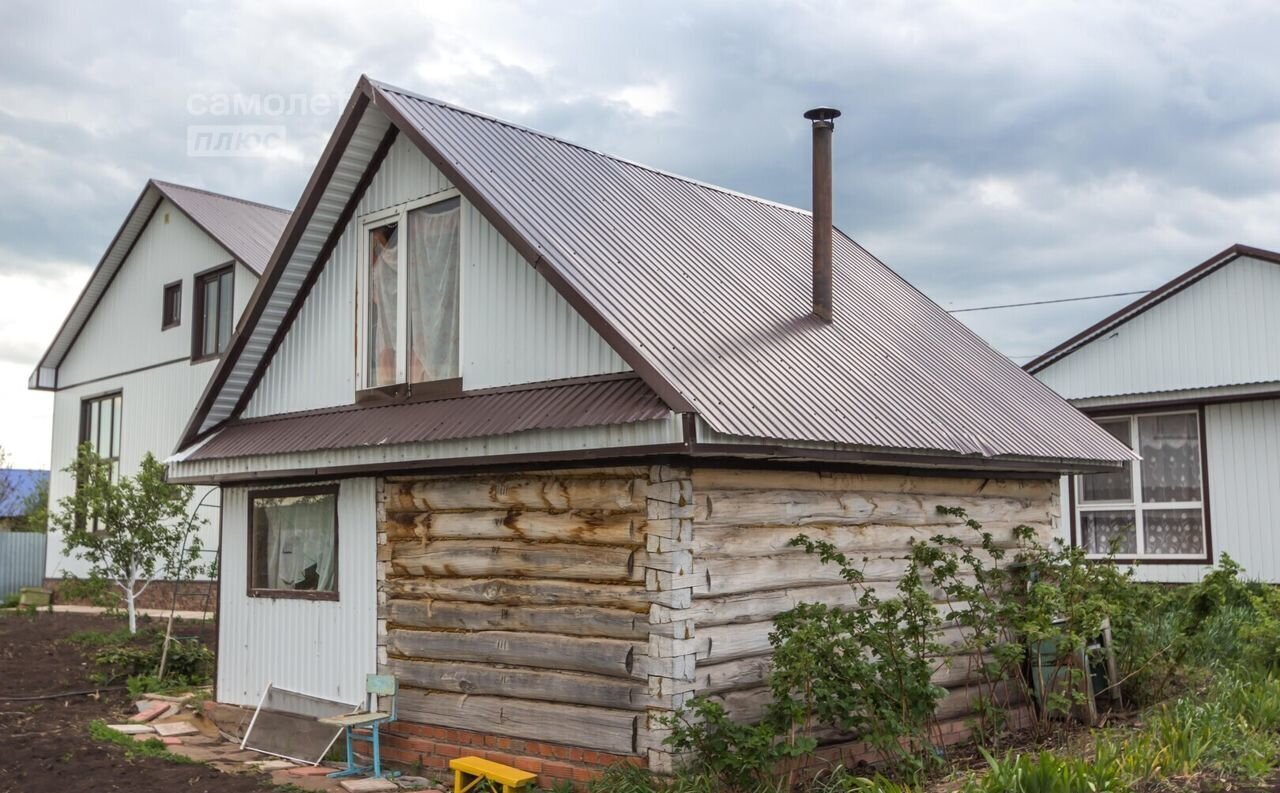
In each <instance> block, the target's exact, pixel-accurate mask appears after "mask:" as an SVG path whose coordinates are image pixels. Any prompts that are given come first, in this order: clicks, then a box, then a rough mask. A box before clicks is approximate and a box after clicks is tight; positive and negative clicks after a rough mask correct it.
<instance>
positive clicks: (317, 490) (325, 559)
mask: <svg viewBox="0 0 1280 793" xmlns="http://www.w3.org/2000/svg"><path fill="white" fill-rule="evenodd" d="M249 594H250V595H251V596H256V597H282V598H287V597H298V598H312V599H318V600H337V598H338V488H337V487H336V486H326V487H307V488H292V489H283V490H265V491H260V492H257V493H250V494H249Z"/></svg>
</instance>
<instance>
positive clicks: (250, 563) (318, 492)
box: [245, 483, 342, 602]
mask: <svg viewBox="0 0 1280 793" xmlns="http://www.w3.org/2000/svg"><path fill="white" fill-rule="evenodd" d="M339 491H340V488H339V486H338V485H337V484H336V483H335V484H328V485H307V486H304V487H278V488H270V489H267V490H250V491H249V492H248V493H246V494H245V495H246V498H247V499H248V505H249V506H248V521H247V526H246V536H245V539H246V540H247V542H248V547H247V552H246V553H245V561H246V562H247V564H246V565H245V594H246V595H247V596H248V597H251V598H267V599H272V600H321V601H333V602H336V601H338V600H340V599H341V598H340V597H339V593H340V591H341V586H342V565H341V561H342V554H341V550H342V545H341V543H340V538H341V531H340V526H339V524H338V500H339V499H340V498H341V497H342V496H341V494H340V492H339ZM325 495H331V496H333V589H332V590H323V591H321V590H314V589H268V588H264V587H255V586H254V585H253V573H254V569H255V568H256V567H257V559H256V557H255V556H254V547H255V546H254V541H253V539H254V538H253V513H254V508H253V502H254V501H255V500H256V499H260V498H289V497H291V496H325Z"/></svg>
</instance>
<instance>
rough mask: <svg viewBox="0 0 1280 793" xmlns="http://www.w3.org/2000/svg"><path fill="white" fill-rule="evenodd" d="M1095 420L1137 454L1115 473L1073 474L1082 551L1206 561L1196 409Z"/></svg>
mask: <svg viewBox="0 0 1280 793" xmlns="http://www.w3.org/2000/svg"><path fill="white" fill-rule="evenodd" d="M1096 421H1097V422H1098V424H1099V426H1101V427H1102V428H1103V429H1104V430H1106V431H1107V432H1109V433H1111V434H1112V435H1113V436H1114V437H1115V438H1116V439H1117V440H1119V441H1120V442H1121V443H1123V444H1125V445H1126V446H1128V447H1129V448H1131V449H1133V450H1134V451H1136V452H1137V453H1138V454H1139V455H1140V456H1141V458H1142V459H1141V460H1135V461H1133V462H1131V463H1129V464H1128V465H1126V466H1125V467H1124V468H1122V469H1120V470H1118V471H1114V472H1109V473H1099V474H1086V475H1083V476H1077V477H1075V478H1074V481H1073V487H1075V493H1074V495H1075V503H1076V515H1075V527H1076V531H1075V535H1074V536H1075V540H1076V542H1077V544H1079V546H1080V547H1082V548H1084V549H1085V550H1086V551H1087V552H1088V553H1089V554H1090V555H1095V556H1103V555H1106V554H1108V553H1114V554H1115V556H1116V558H1118V559H1152V560H1166V561H1169V560H1178V559H1186V560H1188V561H1196V560H1202V559H1205V558H1207V557H1208V554H1209V551H1208V548H1209V537H1208V530H1207V524H1206V521H1205V514H1204V504H1205V483H1204V481H1203V470H1204V467H1203V454H1204V447H1203V443H1202V439H1201V428H1200V414H1199V412H1197V411H1175V412H1168V413H1139V414H1136V415H1128V416H1107V417H1105V418H1098V419H1096Z"/></svg>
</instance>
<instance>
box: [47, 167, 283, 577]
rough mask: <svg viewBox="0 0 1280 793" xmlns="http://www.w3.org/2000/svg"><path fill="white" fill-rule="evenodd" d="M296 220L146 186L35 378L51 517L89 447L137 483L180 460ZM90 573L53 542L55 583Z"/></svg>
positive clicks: (201, 494) (50, 561)
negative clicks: (44, 420)
mask: <svg viewBox="0 0 1280 793" xmlns="http://www.w3.org/2000/svg"><path fill="white" fill-rule="evenodd" d="M288 218H289V213H288V212H287V211H286V210H282V209H276V208H274V207H268V206H264V205H262V204H256V203H253V202H250V201H244V200H241V199H238V198H232V197H230V196H223V195H218V194H216V193H210V192H207V191H205V190H197V189H195V188H191V187H182V186H179V185H175V184H169V183H166V182H160V181H156V180H151V181H149V182H147V184H146V187H144V188H143V190H142V194H141V195H139V196H138V199H137V201H136V202H135V203H134V205H133V207H132V208H131V209H130V210H129V213H128V215H127V216H126V217H125V219H124V223H123V224H122V225H121V227H120V230H119V231H118V232H116V236H115V238H114V239H113V240H112V241H111V244H110V245H109V246H108V247H107V250H106V252H105V253H104V254H103V256H102V260H101V261H100V262H99V263H98V265H97V267H96V269H94V271H93V273H92V275H90V277H89V282H88V284H87V285H86V286H85V288H84V291H83V292H82V293H81V294H80V297H79V298H78V299H77V300H76V303H75V305H74V306H73V307H72V309H71V312H70V314H69V315H68V316H67V318H66V320H65V321H64V322H63V324H62V327H61V328H60V329H59V330H58V334H57V336H56V337H54V340H53V343H52V344H51V345H50V346H49V349H48V351H47V352H46V353H45V354H44V357H43V358H41V359H40V363H39V365H38V366H37V367H36V370H35V372H33V373H32V375H31V380H30V383H29V385H30V387H31V388H34V389H41V390H47V391H53V392H54V403H53V449H52V458H51V460H52V464H51V469H52V478H51V480H50V487H49V506H50V509H51V510H53V509H56V508H57V504H58V501H59V499H61V498H63V497H65V496H67V495H70V494H71V492H72V490H73V488H74V486H75V485H74V480H73V478H72V477H71V475H70V474H68V473H67V472H66V470H65V469H66V468H67V466H68V465H70V464H71V463H72V462H73V461H74V460H75V456H76V448H77V447H78V446H79V444H80V443H81V442H83V441H89V442H90V443H92V444H94V446H95V447H96V449H97V451H98V453H99V454H101V455H102V456H104V457H107V458H110V459H112V460H114V461H115V462H116V465H117V466H118V469H117V470H118V471H119V472H120V473H121V474H126V475H128V474H133V473H134V472H135V471H136V469H137V466H138V465H139V463H140V462H141V461H142V458H143V457H144V456H145V455H146V454H147V453H148V452H150V453H152V454H154V455H155V456H156V458H157V459H160V460H163V459H164V458H165V457H166V456H168V455H169V454H170V453H171V452H172V451H173V448H174V444H176V443H177V441H178V438H179V436H180V435H181V432H182V427H183V425H184V423H185V422H186V420H187V418H188V416H189V415H190V413H191V410H192V407H193V406H194V405H195V403H196V400H197V399H198V398H199V396H200V393H201V391H202V389H203V388H204V386H205V383H206V382H207V381H208V379H209V375H210V374H211V373H212V372H213V369H214V365H215V363H216V361H217V360H218V358H219V356H220V355H221V354H222V352H223V351H224V350H225V349H226V347H227V344H228V343H229V340H230V338H231V335H232V332H233V331H234V326H235V322H236V319H237V318H238V317H239V316H240V312H241V310H242V309H243V308H244V306H245V304H246V303H247V302H248V300H249V295H250V294H252V292H253V290H254V287H255V286H256V284H257V281H258V276H259V275H260V274H261V272H262V270H263V268H264V267H265V266H266V262H267V258H268V256H269V255H270V253H271V249H272V248H273V247H275V243H276V240H277V239H278V238H279V235H280V230H281V229H282V228H283V227H284V224H285V221H286V220H288ZM207 491H208V489H207V488H199V489H197V492H196V494H195V497H194V498H193V500H192V508H193V509H195V508H196V505H197V504H201V503H202V499H204V500H203V504H204V506H203V507H202V508H201V510H200V512H201V515H202V516H203V517H204V518H206V519H207V520H208V521H209V526H208V528H207V529H206V530H205V532H204V536H203V540H204V544H205V547H206V548H207V549H209V555H208V556H207V557H206V558H208V559H212V558H213V556H212V554H213V552H215V551H216V549H217V541H218V528H217V524H218V510H217V499H216V496H215V497H210V498H208V499H205V494H206V492H207ZM85 571H86V566H85V565H84V563H83V562H81V561H80V560H78V559H75V558H68V557H67V556H66V555H64V553H63V547H62V537H61V535H60V534H58V533H56V532H53V533H51V534H50V536H49V544H48V549H47V564H46V571H45V573H46V576H47V577H48V578H50V579H60V578H62V577H63V576H64V575H65V574H71V575H81V574H83V573H84V572H85ZM203 588H204V589H207V588H208V587H207V585H205V586H204V587H203ZM155 591H156V592H159V591H161V590H160V588H158V587H157V588H155Z"/></svg>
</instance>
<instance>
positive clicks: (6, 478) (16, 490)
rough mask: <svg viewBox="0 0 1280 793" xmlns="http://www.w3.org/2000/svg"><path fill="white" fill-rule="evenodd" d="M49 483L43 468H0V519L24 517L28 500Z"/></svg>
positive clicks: (47, 474)
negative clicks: (43, 485)
mask: <svg viewBox="0 0 1280 793" xmlns="http://www.w3.org/2000/svg"><path fill="white" fill-rule="evenodd" d="M48 481H49V472H48V471H46V470H44V469H42V468H0V518H16V517H20V516H21V515H23V514H24V510H25V509H26V506H27V498H28V497H30V496H31V494H32V493H34V492H36V490H37V489H39V487H40V485H42V484H43V483H45V482H48Z"/></svg>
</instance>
